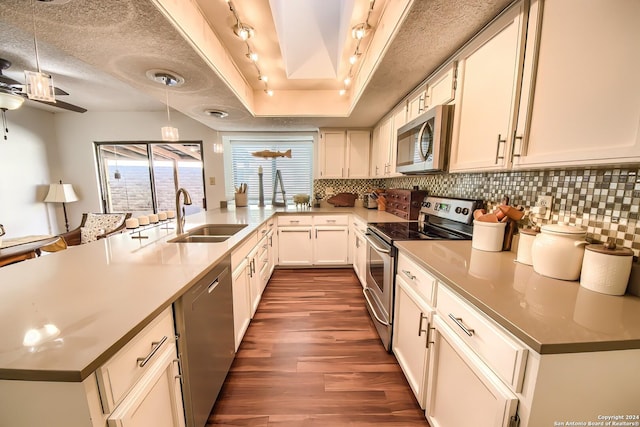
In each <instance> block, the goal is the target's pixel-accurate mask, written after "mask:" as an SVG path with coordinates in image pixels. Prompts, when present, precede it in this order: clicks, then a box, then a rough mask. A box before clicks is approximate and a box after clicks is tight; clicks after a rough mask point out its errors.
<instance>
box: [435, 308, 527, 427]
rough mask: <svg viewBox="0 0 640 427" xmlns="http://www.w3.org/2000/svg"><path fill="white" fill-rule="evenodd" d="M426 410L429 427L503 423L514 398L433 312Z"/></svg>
mask: <svg viewBox="0 0 640 427" xmlns="http://www.w3.org/2000/svg"><path fill="white" fill-rule="evenodd" d="M434 325H435V331H434V346H433V354H432V356H431V361H430V363H429V380H428V382H427V383H428V387H427V405H426V406H427V409H426V414H427V418H428V420H429V424H431V425H432V426H433V427H460V426H474V427H507V426H509V421H510V419H511V417H513V416H514V415H515V413H516V408H517V404H518V398H517V397H516V395H515V394H513V393H512V392H511V391H510V390H509V389H508V388H507V387H506V386H505V385H504V384H503V383H502V382H500V380H499V379H498V378H497V377H496V376H495V375H494V374H493V372H491V370H489V368H487V367H486V365H485V364H484V363H483V362H482V361H481V360H480V358H478V356H476V355H475V353H473V352H472V351H471V349H469V348H468V347H467V346H466V345H465V344H464V342H462V341H461V340H460V339H459V338H458V337H457V336H456V335H455V333H454V332H453V331H451V329H450V328H449V327H448V326H447V325H446V324H445V323H444V322H443V321H442V320H441V319H440V318H439V317H438V316H437V315H436V316H435V318H434Z"/></svg>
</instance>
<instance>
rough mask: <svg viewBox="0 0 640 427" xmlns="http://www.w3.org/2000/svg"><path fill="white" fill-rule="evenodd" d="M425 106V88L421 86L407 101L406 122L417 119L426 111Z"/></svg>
mask: <svg viewBox="0 0 640 427" xmlns="http://www.w3.org/2000/svg"><path fill="white" fill-rule="evenodd" d="M426 105H427V86H426V85H424V86H421V87H420V89H418V91H417V92H415V93H414V94H413V95H411V97H410V98H409V100H408V101H407V122H410V121H411V120H413V119H415V118H416V117H418V116H419V115H420V114H422V113H424V112H425V111H426V109H425V107H426Z"/></svg>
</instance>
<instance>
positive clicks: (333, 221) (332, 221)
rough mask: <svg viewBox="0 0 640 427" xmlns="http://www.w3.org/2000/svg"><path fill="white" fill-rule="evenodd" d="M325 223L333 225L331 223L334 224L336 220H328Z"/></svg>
mask: <svg viewBox="0 0 640 427" xmlns="http://www.w3.org/2000/svg"><path fill="white" fill-rule="evenodd" d="M327 222H330V223H332V224H333V223H335V222H336V220H335V219H328V220H327Z"/></svg>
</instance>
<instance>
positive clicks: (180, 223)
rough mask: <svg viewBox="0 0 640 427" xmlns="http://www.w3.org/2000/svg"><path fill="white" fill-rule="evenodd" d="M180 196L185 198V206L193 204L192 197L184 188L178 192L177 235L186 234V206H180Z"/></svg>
mask: <svg viewBox="0 0 640 427" xmlns="http://www.w3.org/2000/svg"><path fill="white" fill-rule="evenodd" d="M180 194H182V195H183V196H184V204H185V205H190V204H191V195H190V194H189V192H188V191H187V190H185V189H184V188H179V189H178V191H176V234H178V235H180V234H182V233H184V223H185V221H186V218H185V213H184V206H182V207H181V206H180Z"/></svg>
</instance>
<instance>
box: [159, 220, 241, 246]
mask: <svg viewBox="0 0 640 427" xmlns="http://www.w3.org/2000/svg"><path fill="white" fill-rule="evenodd" d="M246 226H247V224H205V225H201V226H200V227H196V228H193V229H191V230H189V231H188V232H187V233H186V234H185V235H182V236H179V237H176V238H175V239H172V240H169V242H170V243H219V242H224V241H225V240H227V239H228V238H230V237H231V236H233V235H234V234H236V233H237V232H238V231H240V230H242V229H243V228H245V227H246Z"/></svg>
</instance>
